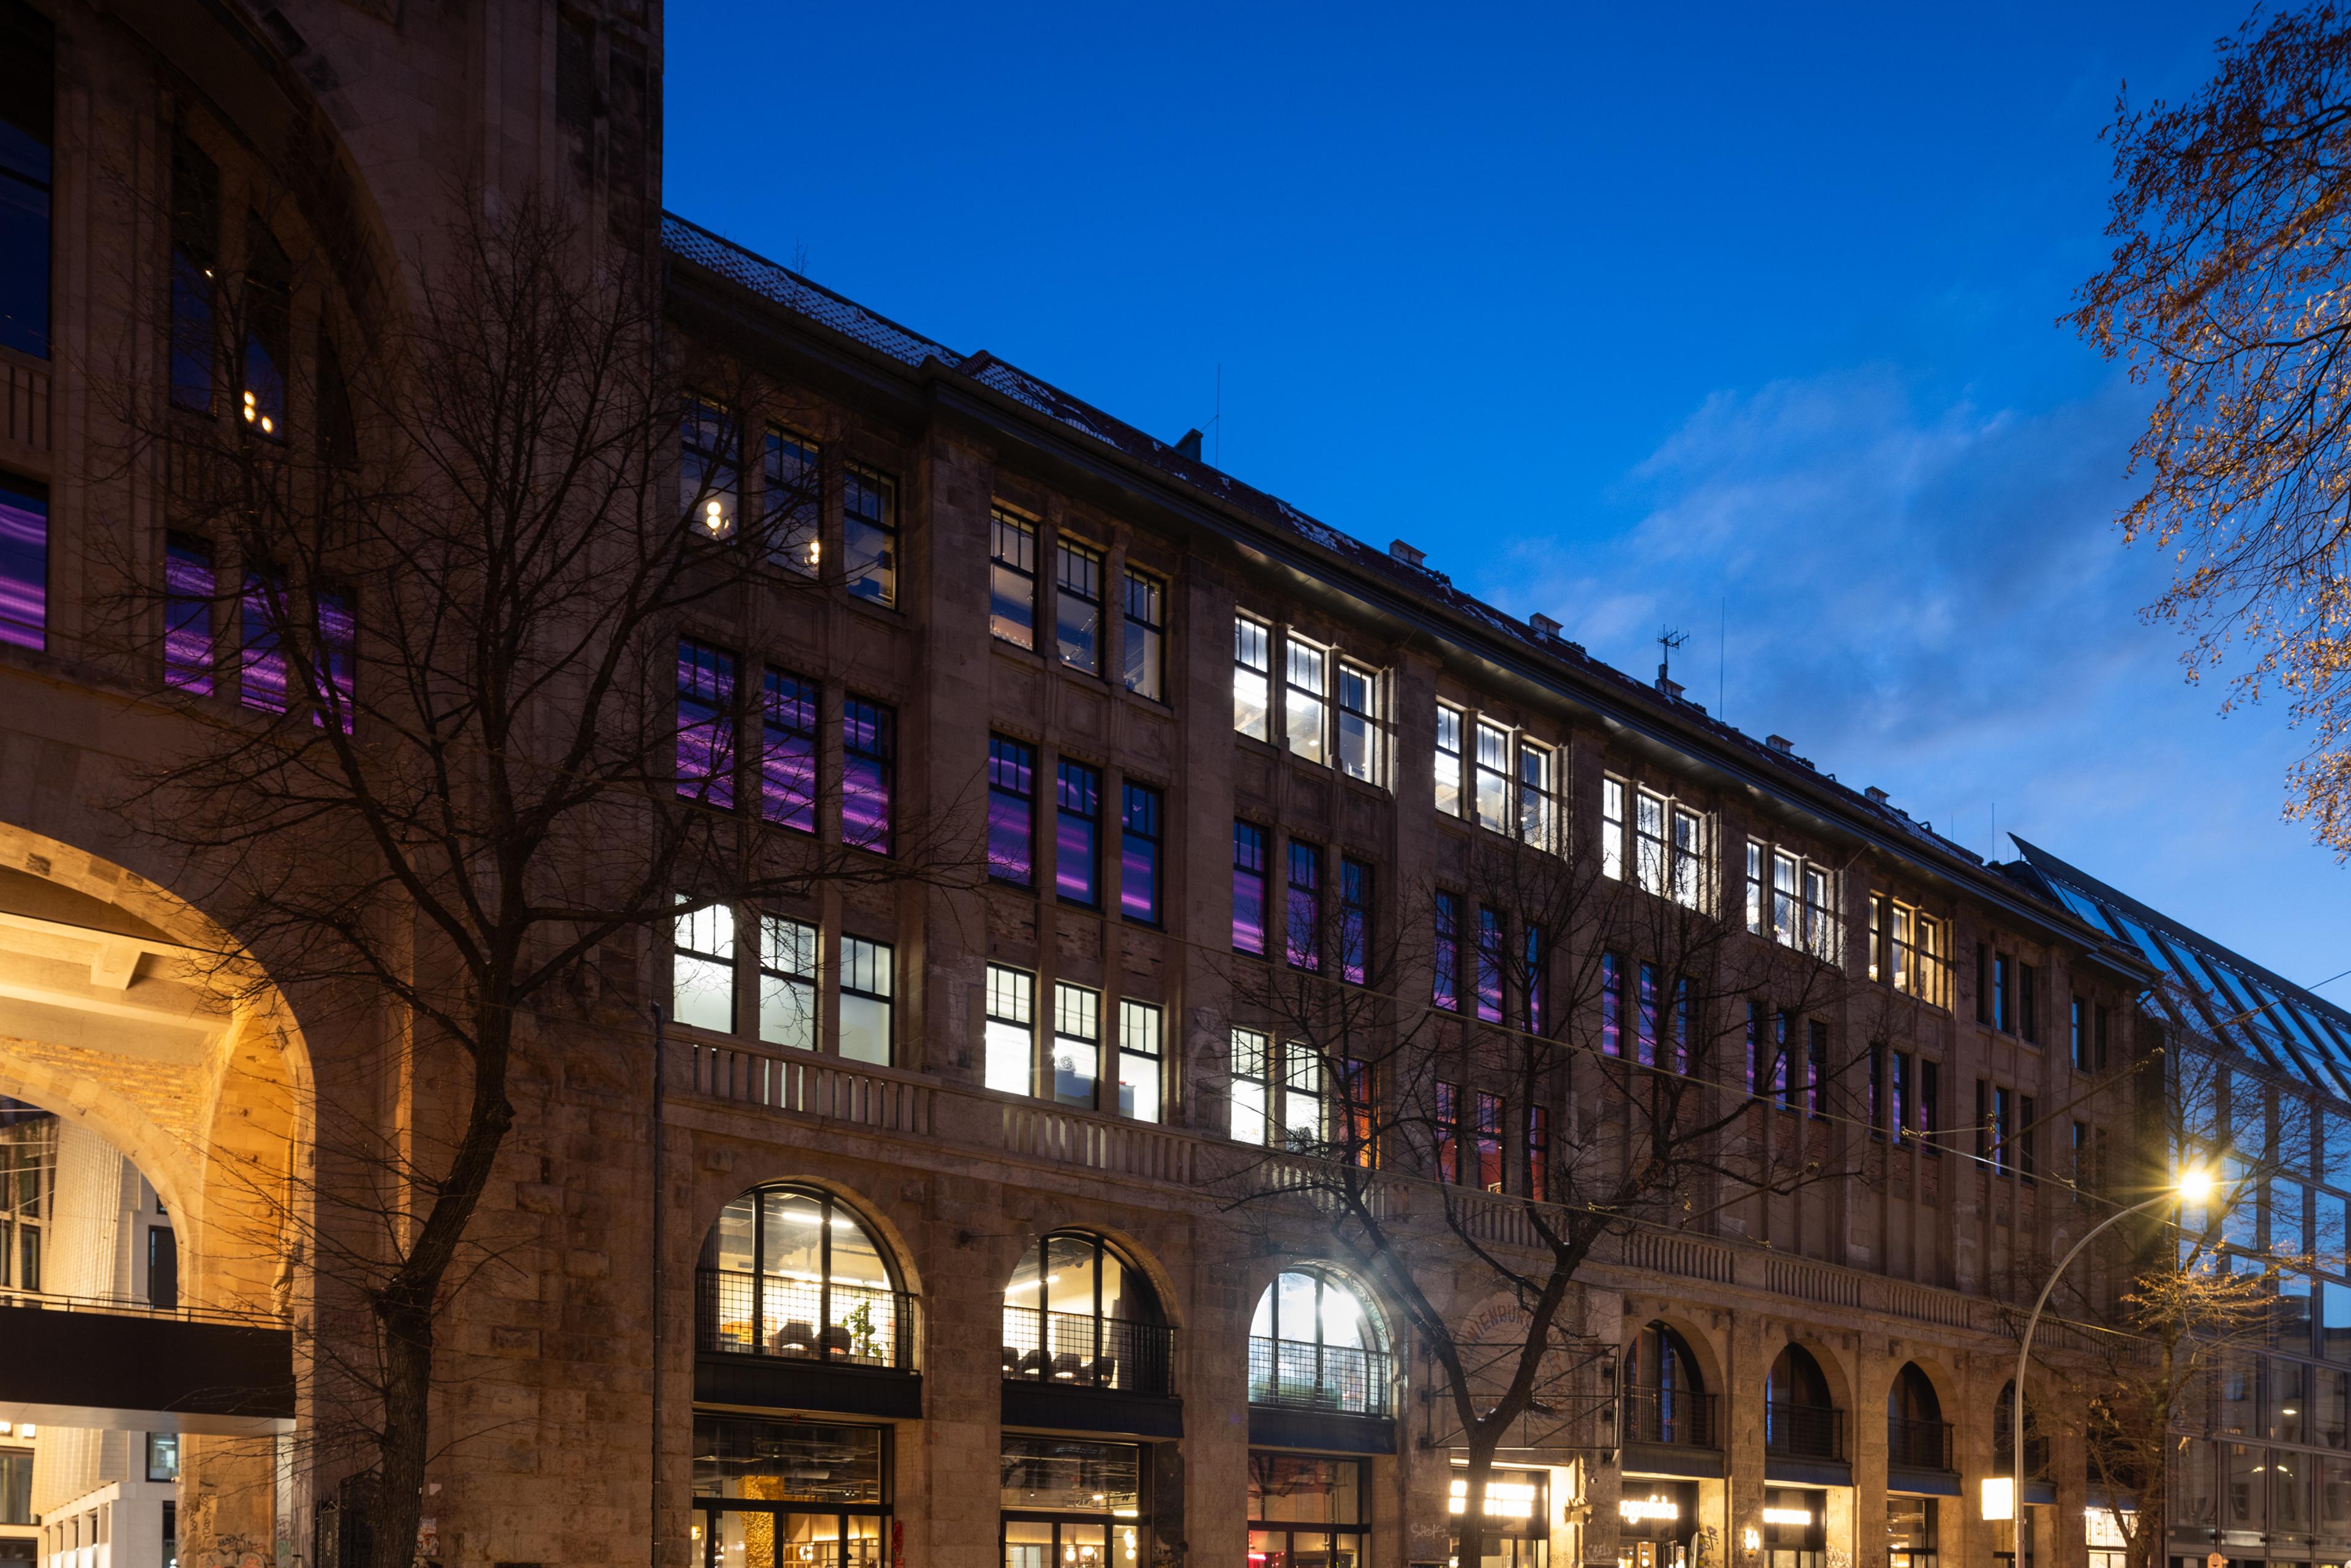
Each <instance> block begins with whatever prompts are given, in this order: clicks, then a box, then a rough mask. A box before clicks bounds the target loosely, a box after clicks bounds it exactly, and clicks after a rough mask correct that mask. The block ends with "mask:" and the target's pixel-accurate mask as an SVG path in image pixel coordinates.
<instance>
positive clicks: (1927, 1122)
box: [1918, 1056, 1943, 1155]
mask: <svg viewBox="0 0 2351 1568" xmlns="http://www.w3.org/2000/svg"><path fill="white" fill-rule="evenodd" d="M1941 1078H1942V1068H1941V1067H1940V1066H1939V1065H1938V1064H1937V1063H1935V1062H1932V1061H1928V1060H1927V1059H1926V1058H1925V1057H1923V1056H1922V1057H1920V1058H1919V1059H1918V1131H1919V1132H1920V1133H1922V1134H1926V1135H1927V1152H1928V1154H1930V1155H1940V1154H1941V1153H1942V1152H1943V1151H1942V1148H1941V1146H1940V1145H1941V1143H1942V1138H1941V1134H1942V1130H1943V1122H1942V1115H1943V1101H1942V1095H1941V1092H1940V1088H1941Z"/></svg>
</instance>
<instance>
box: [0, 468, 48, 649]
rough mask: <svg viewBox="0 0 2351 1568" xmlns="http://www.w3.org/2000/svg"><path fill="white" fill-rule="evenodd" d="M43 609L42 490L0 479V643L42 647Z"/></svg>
mask: <svg viewBox="0 0 2351 1568" xmlns="http://www.w3.org/2000/svg"><path fill="white" fill-rule="evenodd" d="M48 608H49V490H48V486H46V485H37V484H35V483H34V482H33V481H32V480H30V479H19V478H17V477H16V476H15V475H13V474H0V643H14V644H15V645H16V646H17V647H19V648H39V647H43V646H46V645H47V644H46V643H45V641H44V639H43V637H42V634H41V629H42V628H43V627H44V626H46V625H47V623H48Z"/></svg>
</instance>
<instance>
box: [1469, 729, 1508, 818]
mask: <svg viewBox="0 0 2351 1568" xmlns="http://www.w3.org/2000/svg"><path fill="white" fill-rule="evenodd" d="M1471 738H1472V739H1473V741H1474V742H1475V747H1476V748H1475V750H1474V751H1473V752H1472V754H1471V756H1470V764H1469V766H1470V774H1469V777H1470V783H1471V789H1470V808H1469V809H1470V810H1471V811H1472V812H1473V813H1475V816H1476V819H1477V822H1478V825H1479V827H1481V828H1483V829H1485V830H1486V831H1488V832H1491V833H1499V834H1500V835H1501V836H1502V837H1504V838H1512V837H1515V836H1516V830H1515V825H1514V824H1513V823H1512V821H1511V820H1510V819H1511V811H1510V793H1511V789H1512V787H1513V785H1514V783H1515V780H1514V779H1512V777H1511V775H1512V772H1513V753H1514V751H1515V749H1516V748H1515V746H1514V744H1513V742H1514V740H1515V734H1514V732H1513V731H1512V730H1511V728H1510V726H1508V725H1504V724H1497V723H1496V722H1495V721H1493V720H1492V719H1490V718H1488V717H1487V716H1485V715H1483V714H1479V716H1477V720H1476V727H1475V728H1474V729H1473V731H1472V732H1471ZM1489 740H1490V741H1491V742H1492V743H1493V745H1492V750H1493V756H1494V760H1492V761H1490V762H1489V760H1488V759H1487V751H1488V745H1487V743H1488V742H1489ZM1489 780H1490V781H1491V782H1490V784H1489ZM1489 793H1490V794H1491V796H1492V801H1491V808H1492V809H1491V810H1489V809H1488V807H1489V801H1488V795H1489Z"/></svg>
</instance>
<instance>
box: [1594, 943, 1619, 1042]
mask: <svg viewBox="0 0 2351 1568" xmlns="http://www.w3.org/2000/svg"><path fill="white" fill-rule="evenodd" d="M1600 1049H1601V1051H1602V1052H1603V1053H1604V1054H1605V1055H1608V1056H1622V1055H1624V1054H1625V960H1624V959H1622V958H1619V957H1618V956H1616V955H1615V954H1614V953H1603V954H1601V955H1600Z"/></svg>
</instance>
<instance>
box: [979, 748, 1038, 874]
mask: <svg viewBox="0 0 2351 1568" xmlns="http://www.w3.org/2000/svg"><path fill="white" fill-rule="evenodd" d="M1036 771H1037V752H1036V748H1035V747H1030V746H1028V745H1026V744H1024V743H1023V742H1020V741H1018V740H1011V739H1008V738H1006V737H1003V736H1000V735H991V736H989V737H987V874H988V875H989V876H991V877H994V878H995V879H996V880H997V881H998V882H1008V883H1013V884H1015V885H1016V886H1019V887H1027V886H1029V885H1030V883H1032V882H1033V881H1034V880H1035V875H1036V868H1035V863H1034V862H1035V857H1036V830H1037V819H1036V810H1037V781H1036Z"/></svg>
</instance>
